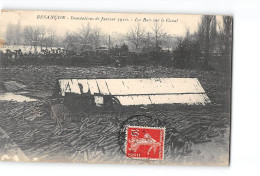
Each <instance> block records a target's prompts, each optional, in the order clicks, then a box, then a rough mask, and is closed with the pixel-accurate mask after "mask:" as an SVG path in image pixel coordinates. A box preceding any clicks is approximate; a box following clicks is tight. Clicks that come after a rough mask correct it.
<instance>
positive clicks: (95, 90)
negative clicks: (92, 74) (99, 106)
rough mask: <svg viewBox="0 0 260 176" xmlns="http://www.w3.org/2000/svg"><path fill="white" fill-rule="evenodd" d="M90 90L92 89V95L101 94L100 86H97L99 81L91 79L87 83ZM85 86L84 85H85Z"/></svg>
mask: <svg viewBox="0 0 260 176" xmlns="http://www.w3.org/2000/svg"><path fill="white" fill-rule="evenodd" d="M87 84H88V86H89V89H90V93H91V94H92V95H93V94H94V93H100V91H99V88H98V85H97V81H96V80H95V79H89V80H88V82H87ZM83 86H84V85H83Z"/></svg>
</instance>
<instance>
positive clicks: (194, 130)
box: [0, 10, 233, 166]
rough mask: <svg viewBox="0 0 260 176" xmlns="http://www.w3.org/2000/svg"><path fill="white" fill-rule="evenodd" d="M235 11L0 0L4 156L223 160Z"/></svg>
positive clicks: (0, 147)
mask: <svg viewBox="0 0 260 176" xmlns="http://www.w3.org/2000/svg"><path fill="white" fill-rule="evenodd" d="M232 51H233V17H232V16H229V15H221V14H216V15H213V14H211V15H207V14H201V15H198V14H196V15H195V14H156V13H108V12H104V13H101V12H64V11H63V12H62V11H30V10H2V12H1V21H0V161H2V162H5V161H13V162H51V163H57V162H58V163H106V164H153V165H154V164H157V165H194V166H229V161H230V142H231V88H232V72H231V71H232V69H231V68H232Z"/></svg>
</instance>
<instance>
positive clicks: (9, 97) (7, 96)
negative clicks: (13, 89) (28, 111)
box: [0, 92, 37, 102]
mask: <svg viewBox="0 0 260 176" xmlns="http://www.w3.org/2000/svg"><path fill="white" fill-rule="evenodd" d="M0 101H17V102H24V101H26V102H29V101H37V99H34V98H30V97H27V96H24V95H19V94H14V93H10V92H5V93H0Z"/></svg>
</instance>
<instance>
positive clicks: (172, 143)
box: [0, 101, 230, 162]
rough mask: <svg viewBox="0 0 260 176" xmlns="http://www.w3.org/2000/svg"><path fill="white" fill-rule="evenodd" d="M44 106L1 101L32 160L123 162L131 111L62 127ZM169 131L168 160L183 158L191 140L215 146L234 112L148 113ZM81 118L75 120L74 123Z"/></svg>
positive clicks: (4, 119)
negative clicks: (123, 135)
mask: <svg viewBox="0 0 260 176" xmlns="http://www.w3.org/2000/svg"><path fill="white" fill-rule="evenodd" d="M46 104H47V103H46V102H44V101H36V102H23V103H17V102H4V101H1V102H0V107H1V109H0V126H1V127H2V128H3V129H4V130H5V131H6V133H7V134H8V135H9V136H10V137H11V138H12V139H13V140H14V142H15V143H16V144H17V145H18V146H19V147H20V148H21V149H22V150H23V152H24V153H25V154H26V155H27V156H28V157H29V158H31V159H32V160H33V158H37V159H38V160H39V161H41V160H42V161H65V162H66V161H70V162H71V161H72V162H73V161H75V162H91V161H96V160H99V161H100V162H106V161H112V160H115V161H119V160H124V159H125V156H124V153H123V152H122V151H121V149H120V146H119V143H118V137H119V130H120V127H121V125H122V122H123V121H125V120H126V119H127V118H129V117H131V115H132V114H131V113H132V112H120V113H116V112H109V113H108V112H91V113H85V114H71V119H72V121H71V122H70V123H68V124H66V125H63V127H62V128H60V127H59V126H58V125H57V124H56V123H55V121H54V120H53V119H52V118H51V117H50V108H49V107H48V106H47V105H46ZM146 114H147V115H149V116H151V117H152V118H157V119H159V120H160V123H159V126H161V127H165V128H166V137H165V145H166V146H165V148H166V150H165V156H168V155H172V157H175V156H177V155H179V154H181V153H182V151H183V149H182V148H183V146H184V144H185V142H186V141H189V142H191V143H192V144H197V143H201V142H210V141H211V139H212V138H214V137H217V136H221V135H224V133H226V130H227V129H228V127H229V124H230V119H229V118H230V117H229V113H227V112H222V111H221V109H215V110H212V109H199V110H197V109H194V110H189V111H184V110H176V111H163V112H152V111H150V112H149V113H146ZM76 116H77V119H79V120H78V121H73V119H76Z"/></svg>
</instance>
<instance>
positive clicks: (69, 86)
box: [59, 78, 210, 106]
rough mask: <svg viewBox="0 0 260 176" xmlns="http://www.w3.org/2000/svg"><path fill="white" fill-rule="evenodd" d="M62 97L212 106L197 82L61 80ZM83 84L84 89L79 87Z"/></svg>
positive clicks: (124, 102)
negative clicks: (98, 96) (72, 95)
mask: <svg viewBox="0 0 260 176" xmlns="http://www.w3.org/2000/svg"><path fill="white" fill-rule="evenodd" d="M59 84H60V88H61V94H62V96H64V95H65V92H73V93H77V94H80V93H81V91H80V89H81V87H82V88H83V93H87V92H88V91H90V93H91V94H92V95H94V94H95V93H100V94H103V95H113V96H115V97H117V98H118V99H119V101H120V102H121V104H122V105H126V106H127V105H141V104H143V105H148V104H174V103H180V104H206V103H210V100H209V98H208V97H207V95H206V93H205V91H204V89H203V88H202V86H201V84H200V83H199V81H198V79H197V78H151V79H61V80H59ZM80 84H81V85H80Z"/></svg>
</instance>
